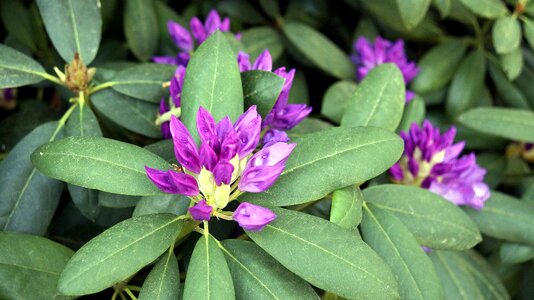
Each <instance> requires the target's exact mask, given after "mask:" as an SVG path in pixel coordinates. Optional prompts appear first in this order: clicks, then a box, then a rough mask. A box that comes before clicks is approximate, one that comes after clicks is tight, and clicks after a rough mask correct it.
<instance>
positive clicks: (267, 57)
mask: <svg viewBox="0 0 534 300" xmlns="http://www.w3.org/2000/svg"><path fill="white" fill-rule="evenodd" d="M252 69H253V70H261V71H269V72H270V71H271V70H272V69H273V59H272V57H271V53H269V50H264V51H263V52H262V53H261V54H260V55H259V56H258V58H256V61H255V62H254V65H253V66H252Z"/></svg>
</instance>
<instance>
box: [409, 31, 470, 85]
mask: <svg viewBox="0 0 534 300" xmlns="http://www.w3.org/2000/svg"><path fill="white" fill-rule="evenodd" d="M466 48H467V47H466V45H465V43H463V42H461V41H457V40H452V41H449V42H443V43H441V44H439V45H437V46H435V47H434V48H432V49H430V50H429V51H428V52H427V53H425V55H423V57H422V58H421V59H420V60H419V61H418V62H417V67H418V68H419V73H418V74H417V76H416V77H415V78H414V80H413V82H412V84H411V87H412V89H413V90H414V91H415V92H417V93H429V92H433V91H437V90H439V89H441V88H443V87H445V85H447V83H448V82H449V81H450V80H451V79H452V77H453V75H454V72H455V71H456V69H457V68H458V64H459V63H460V60H461V59H462V58H463V57H464V54H465V50H466Z"/></svg>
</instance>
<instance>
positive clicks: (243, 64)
mask: <svg viewBox="0 0 534 300" xmlns="http://www.w3.org/2000/svg"><path fill="white" fill-rule="evenodd" d="M237 65H238V66H239V71H240V72H246V71H249V70H251V68H252V67H251V66H250V58H249V56H248V54H247V53H245V52H243V51H239V53H238V54H237Z"/></svg>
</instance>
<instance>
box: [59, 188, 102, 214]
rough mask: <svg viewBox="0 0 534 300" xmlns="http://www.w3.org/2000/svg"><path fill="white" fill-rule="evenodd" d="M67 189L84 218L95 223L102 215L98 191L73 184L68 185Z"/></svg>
mask: <svg viewBox="0 0 534 300" xmlns="http://www.w3.org/2000/svg"><path fill="white" fill-rule="evenodd" d="M67 188H68V190H69V194H70V197H71V199H72V202H73V203H74V205H76V208H78V210H79V211H80V212H81V213H82V215H83V216H84V217H86V218H87V219H89V220H91V221H93V222H94V221H95V220H96V218H97V217H98V215H99V214H100V206H99V205H98V191H97V190H91V189H86V188H83V187H81V186H77V185H73V184H67Z"/></svg>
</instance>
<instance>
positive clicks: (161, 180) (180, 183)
mask: <svg viewBox="0 0 534 300" xmlns="http://www.w3.org/2000/svg"><path fill="white" fill-rule="evenodd" d="M145 170H146V175H147V176H148V178H149V179H150V180H152V182H153V183H154V185H156V186H157V187H158V188H159V189H160V190H162V191H164V192H165V193H169V194H182V195H186V196H196V195H198V193H199V190H198V184H197V181H196V180H195V178H194V177H193V176H191V175H189V174H185V173H178V172H175V171H173V170H168V171H161V170H156V169H152V168H149V167H146V166H145Z"/></svg>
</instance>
